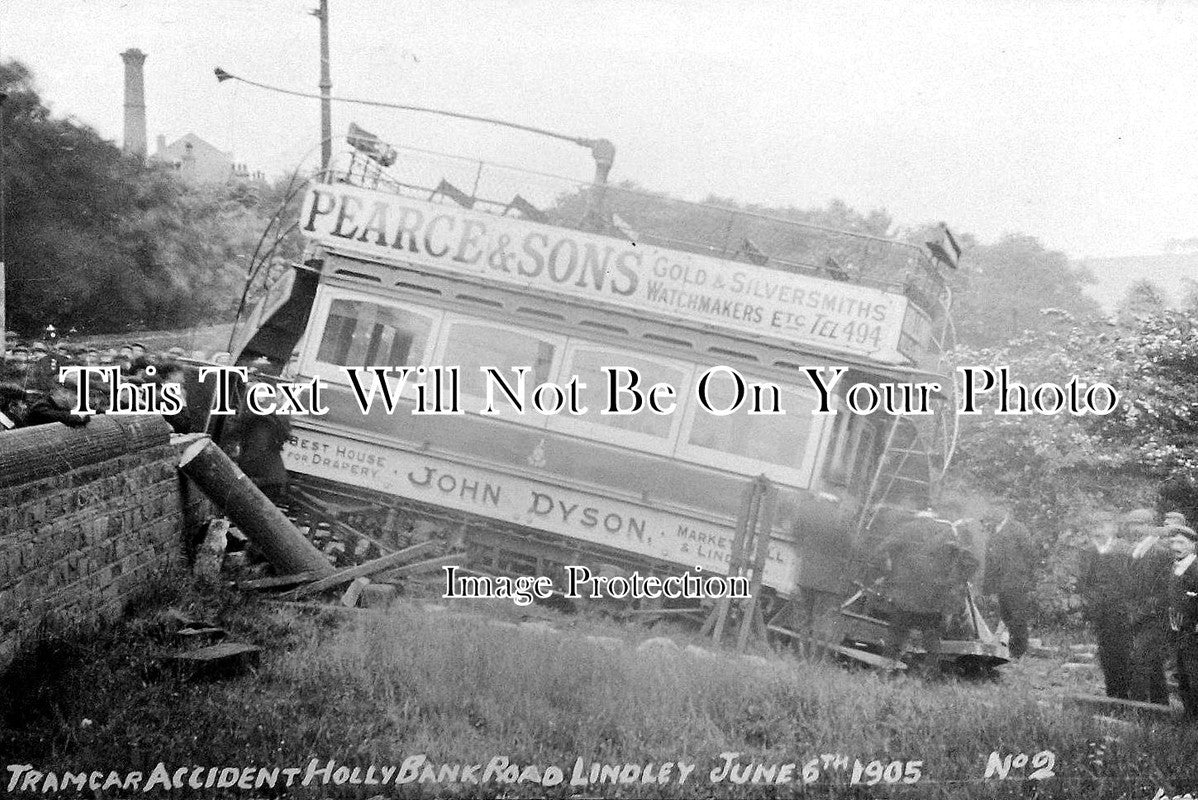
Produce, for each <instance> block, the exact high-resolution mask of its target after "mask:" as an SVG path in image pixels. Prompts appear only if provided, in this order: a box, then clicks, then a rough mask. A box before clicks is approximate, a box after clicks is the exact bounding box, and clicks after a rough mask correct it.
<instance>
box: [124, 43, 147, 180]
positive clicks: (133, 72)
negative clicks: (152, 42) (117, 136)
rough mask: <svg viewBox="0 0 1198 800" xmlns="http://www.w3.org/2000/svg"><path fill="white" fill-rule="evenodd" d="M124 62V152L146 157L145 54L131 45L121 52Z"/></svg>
mask: <svg viewBox="0 0 1198 800" xmlns="http://www.w3.org/2000/svg"><path fill="white" fill-rule="evenodd" d="M121 59H122V60H123V61H124V62H125V141H124V147H123V148H122V149H123V150H124V152H125V153H128V154H130V155H136V156H138V157H139V158H143V159H144V158H145V157H146V81H145V71H144V69H143V66H142V65H143V64H145V62H146V54H145V53H143V52H142V51H140V50H138V49H137V48H136V47H131V48H130V49H128V50H126V51H125V52H123V53H121Z"/></svg>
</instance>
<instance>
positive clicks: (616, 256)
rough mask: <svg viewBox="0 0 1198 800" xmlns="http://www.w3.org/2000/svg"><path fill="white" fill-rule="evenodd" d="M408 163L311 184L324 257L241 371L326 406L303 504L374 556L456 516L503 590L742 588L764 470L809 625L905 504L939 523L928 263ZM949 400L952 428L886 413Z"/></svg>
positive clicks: (594, 188) (808, 230)
mask: <svg viewBox="0 0 1198 800" xmlns="http://www.w3.org/2000/svg"><path fill="white" fill-rule="evenodd" d="M393 152H394V154H395V156H396V157H395V158H394V161H395V165H394V166H393V167H392V168H391V169H383V168H382V166H381V165H380V164H379V163H378V160H377V159H370V158H366V157H365V156H363V155H362V154H361V153H351V154H349V155H348V156H347V157H346V158H345V160H343V161H342V162H340V167H339V168H338V169H335V170H333V171H331V172H328V173H325V174H324V175H323V176H322V177H321V178H320V179H319V180H316V181H314V182H312V183H311V184H310V185H309V186H308V187H307V192H306V195H305V197H304V199H303V202H302V206H301V208H300V210H299V219H298V225H299V230H300V231H301V232H302V234H303V236H304V237H305V239H306V251H305V254H304V258H303V260H302V263H299V264H296V265H295V266H294V269H293V270H292V271H291V272H290V273H289V274H288V275H287V276H286V280H283V281H280V282H278V283H277V284H276V285H274V286H273V287H271V289H270V291H269V292H268V293H267V295H266V296H265V297H264V299H263V302H262V304H261V305H260V307H259V309H258V310H257V311H256V312H255V314H254V317H253V319H252V320H251V321H250V322H249V323H247V324H245V325H243V326H242V332H243V336H242V339H241V341H242V344H241V346H240V348H239V350H240V354H239V361H240V362H241V363H249V362H252V361H254V360H258V361H259V362H261V361H262V360H263V359H267V360H269V361H271V362H272V364H274V365H275V367H276V368H277V369H280V370H281V371H282V373H283V377H284V378H287V379H289V380H291V381H302V380H309V379H312V378H320V379H321V380H322V382H323V383H324V384H325V387H326V388H325V391H324V392H323V400H324V403H325V404H326V405H327V407H328V411H327V413H325V414H323V415H319V416H317V415H307V416H296V417H294V418H293V419H292V420H291V422H292V436H291V439H290V441H289V442H288V444H287V445H286V446H285V448H284V460H285V464H286V466H287V469H288V470H289V472H290V473H291V475H292V480H293V483H294V485H295V486H296V487H297V488H298V489H299V490H300V493H301V495H302V496H306V497H308V498H310V499H311V498H316V499H318V501H319V502H320V503H322V504H323V505H324V507H325V509H326V510H328V511H329V513H330V514H333V515H337V514H341V515H342V518H343V519H357V520H358V522H355V523H354V525H352V526H349V527H355V526H357V527H358V528H359V529H360V530H364V529H366V528H363V527H362V526H363V525H366V523H364V522H362V520H364V519H366V518H370V519H372V520H374V522H373V523H371V525H370V526H367V527H368V528H369V530H371V531H373V536H374V538H375V539H379V538H380V537H381V538H382V539H387V538H388V537H391V539H390V541H396V539H395V537H400V539H402V536H403V535H404V533H403V532H405V531H407V532H410V531H411V529H412V526H413V521H420V520H423V521H435V522H437V523H438V524H439V525H440V530H441V531H444V532H447V533H446V535H448V536H449V537H450V538H452V539H453V540H454V541H455V543H456V544H458V545H461V546H462V547H464V549H465V553H466V556H465V557H464V559H463V566H465V567H469V568H470V569H471V570H474V571H478V572H481V573H487V574H492V575H556V574H557V573H556V570H558V569H559V568H560V567H561V566H562V565H567V564H569V565H589V566H592V567H595V568H597V569H600V568H602V569H608V568H610V569H615V570H623V571H628V572H631V571H638V572H640V573H641V574H653V575H658V576H669V575H677V574H680V573H682V572H685V571H688V570H689V571H692V572H693V571H696V568H698V570H699V571H701V572H705V573H708V574H725V573H727V572H728V571H729V569H730V565H731V564H732V562H733V559H734V555H735V554H734V552H733V551H734V549H735V547H734V545H735V537H736V531H737V521H738V514H739V513H740V510H741V507H742V499H743V497H744V495H745V489H746V486H747V485H748V484H749V483H750V482H752V481H753V480H754V479H758V476H764V477H765V478H766V479H768V482H769V484H770V485H771V486H772V487H774V490H773V497H774V499H773V501H772V504H771V506H772V513H771V515H770V518H769V519H768V521H767V523H766V524H767V526H768V531H769V532H768V536H769V540H768V548H765V550H764V551H763V552H764V553H765V555H764V564H763V566H762V569H761V571H760V575H759V581H760V590H759V593H760V595H761V600H762V606H763V607H765V608H766V615H767V617H768V618H769V619H771V620H773V621H775V622H776V625H775V627H777V628H778V629H781V630H788V631H793V630H794V629H795V628H799V627H802V625H804V624H806V625H807V626H808V628H809V629H810V628H811V624H812V616H811V614H812V610H813V609H816V608H820V607H824V608H826V607H828V606H829V604H828V602H827V599H828V598H833V599H835V600H836V601H837V603H839V601H841V600H843V599H845V598H846V597H848V596H849V595H851V594H852V591H853V583H852V581H853V580H854V579H855V577H854V565H855V564H856V563H857V562H858V561H859V559H858V558H857V557H856V556H855V555H854V554H855V553H856V552H857V548H858V545H859V543H860V542H861V541H862V540H863V539H867V538H869V533H868V531H869V528H870V523H871V522H872V520H873V518H874V517H875V516H876V515H877V509H878V508H879V507H881V506H883V505H895V504H901V505H905V506H907V507H910V508H913V509H915V508H923V507H925V506H926V505H927V503H928V501H929V497H930V492H932V491H933V490H934V485H935V482H936V480H937V478H938V476H939V475H940V473H941V472H942V470H943V468H944V466H945V464H946V462H947V452H946V443H947V440H948V439H949V438H951V437H948V436H947V435H946V433H947V431H946V427H947V426H950V425H951V418H952V415H953V409H952V408H951V407H948V408H945V406H948V405H949V404H951V395H952V379H951V377H949V376H947V375H943V374H941V368H940V350H939V348H940V346H941V345H942V343H943V341H944V337H945V336H946V331H947V326H948V325H949V321H948V310H947V289H946V288H945V286H944V284H943V282H942V281H941V280H940V278H939V276H938V274H937V267H936V265H935V263H934V261H933V259H932V258H931V257H930V256H929V254H928V252H926V251H925V250H924V249H923V248H920V247H916V246H913V245H910V244H908V243H905V242H902V241H897V240H891V239H886V238H881V237H877V236H872V235H865V234H861V233H854V232H851V231H850V232H844V231H837V230H831V229H828V228H824V227H819V226H814V225H805V224H800V223H796V222H792V221H788V220H783V219H776V218H771V217H765V216H761V215H756V214H752V213H749V212H745V211H741V210H734V209H727V208H719V207H715V206H707V205H697V204H688V203H682V202H679V201H675V200H669V199H665V198H661V197H655V196H650V195H647V194H641V193H638V192H634V191H630V190H624V189H619V188H616V187H608V186H598V185H591V184H586V185H574V184H566V183H558V182H555V180H556V179H550V178H548V177H546V176H543V175H538V174H534V173H521V172H520V171H518V170H514V169H510V168H500V167H493V166H491V165H488V164H483V163H480V162H477V161H465V160H458V159H453V158H450V157H442V156H437V155H434V154H430V153H427V152H424V151H416V150H411V151H409V150H404V149H402V148H399V149H398V150H397V151H393ZM389 160H390V159H389ZM467 186H472V187H473V188H471V189H465V188H462V187H467ZM284 365H285V366H284ZM364 368H365V369H364ZM371 368H388V369H371ZM933 383H934V384H938V386H937V387H936V388H935V389H934V390H933V391H931V392H927V391H926V390H925V397H924V400H925V405H927V404H930V406H929V408H930V412H931V413H927V414H894V413H887V410H886V409H885V408H883V407H881V406H884V405H885V403H884V402H879V403H878V407H877V408H876V409H875V410H874V411H873V413H864V412H866V411H869V408H868V407H867V408H865V409H861V408H860V406H861V405H862V404H863V402H862V398H864V400H865V401H868V400H869V399H870V396H871V395H873V399H875V400H877V399H878V398H880V397H881V398H883V399H884V397H885V396H890V397H893V396H894V395H895V392H894V391H892V390H893V389H894V387H896V386H897V387H901V386H909V385H911V384H924V385H927V384H933ZM861 385H865V386H864V388H860V387H861ZM855 386H856V387H859V388H858V389H857V390H856V394H857V397H855V398H854V400H856V401H858V402H856V404H855V405H856V406H857V407H858V410H859V411H861V412H862V413H851V412H850V411H849V410H848V408H847V405H848V402H849V397H848V396H847V392H849V391H850V390H851V389H852V387H855ZM887 386H890V387H891V389H890V390H886V387H887ZM700 388H702V392H700ZM884 390H886V391H885V394H884ZM929 398H930V400H929ZM864 404H865V405H867V406H868V403H867V402H866V403H864ZM821 406H826V407H827V408H828V410H829V411H830V412H832V413H817V412H818V411H820V409H821ZM612 411H615V412H623V413H609V412H612ZM354 515H356V516H354ZM417 527H419V525H417ZM821 598H823V601H822V603H821V602H820V599H821ZM833 605H835V604H833ZM804 609H806V611H804ZM804 615H806V616H804ZM802 619H806V623H803V622H800V621H799V620H802ZM786 620H789V621H786ZM784 622H785V624H784ZM809 632H810V631H809ZM971 647H972V646H971ZM949 649H951V648H949ZM970 652H973V651H972V650H971V651H970Z"/></svg>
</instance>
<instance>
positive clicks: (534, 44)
mask: <svg viewBox="0 0 1198 800" xmlns="http://www.w3.org/2000/svg"><path fill="white" fill-rule="evenodd" d="M316 2H317V0H192V1H191V2H184V1H183V0H170V1H169V2H168V0H6V2H4V3H0V59H6V58H16V59H18V60H21V61H23V62H25V63H26V64H27V65H28V66H29V67H31V68H32V70H33V72H34V74H35V76H36V80H37V86H38V88H39V90H40V91H41V93H42V95H43V98H44V99H45V100H46V101H47V102H48V103H49V104H50V105H51V106H52V108H53V109H54V110H55V112H56V113H58V114H62V115H72V116H74V117H76V118H77V119H78V120H80V121H82V122H85V123H87V124H89V125H91V126H93V127H94V128H96V129H97V130H98V131H99V132H100V133H101V134H102V135H103V136H105V137H108V138H111V139H113V140H115V141H119V140H120V139H121V133H122V105H123V88H122V86H123V84H122V81H123V65H122V62H121V59H120V57H119V53H120V52H121V51H123V50H125V49H127V48H129V47H138V48H140V49H141V50H143V51H145V52H146V53H147V54H148V56H149V57H148V59H147V61H146V99H147V117H148V134H149V141H150V147H151V150H153V149H154V142H155V137H156V135H157V134H159V133H161V134H165V135H166V136H167V138H168V140H172V141H173V140H174V139H175V138H178V137H179V136H181V135H183V134H184V133H187V132H195V133H196V134H198V135H199V136H201V137H202V138H204V139H206V140H207V141H210V142H212V143H213V144H215V145H217V146H218V147H220V148H222V149H225V150H230V151H232V152H233V154H234V158H235V160H236V161H238V162H244V163H246V164H248V165H249V166H250V168H251V169H263V170H265V171H267V172H268V173H269V174H279V173H282V172H285V171H289V170H290V169H291V168H294V167H295V166H296V165H297V164H298V163H300V162H304V161H305V160H306V163H314V162H313V159H315V158H317V157H318V148H317V143H318V141H319V137H320V129H319V103H318V102H317V101H315V100H307V99H303V98H294V97H287V96H284V95H280V94H274V93H270V92H267V91H264V90H260V89H257V88H253V87H250V86H247V85H244V84H237V83H235V82H229V83H224V84H218V83H217V81H216V80H215V78H214V76H213V68H214V67H216V66H218V65H219V66H221V67H223V68H224V69H226V70H228V71H230V72H232V73H234V74H237V75H239V76H242V77H245V78H249V79H251V80H254V81H258V82H261V83H267V84H272V85H277V86H281V87H285V88H288V89H294V90H299V91H310V92H316V91H317V83H318V78H319V50H318V25H317V21H316V19H315V18H314V17H312V16H310V15H309V14H308V11H309V9H311V8H312V7H313V6H315V5H316ZM329 4H330V20H331V23H330V28H331V57H330V63H331V70H332V80H333V94H334V95H339V96H345V97H357V98H367V99H373V100H380V101H386V102H394V103H403V104H411V105H424V106H432V107H437V108H443V109H447V110H453V111H459V112H463V113H469V114H477V115H484V116H493V117H500V118H503V119H507V120H511V121H514V122H519V123H523V124H528V125H534V126H538V127H543V128H549V129H552V130H555V131H561V132H563V133H568V134H570V135H575V136H586V137H605V138H607V139H610V140H611V141H612V142H614V144H615V146H616V158H615V166H614V168H613V170H612V175H611V177H612V180H615V181H618V180H625V179H627V180H634V181H636V182H638V183H639V184H641V185H642V186H645V187H647V188H650V189H654V190H659V191H664V192H668V193H670V194H672V195H674V196H678V197H682V198H685V199H689V200H701V199H703V198H704V197H707V196H709V195H718V196H721V197H729V198H734V199H737V200H740V201H743V202H753V203H761V204H769V205H795V206H799V207H811V206H820V205H824V204H826V203H827V202H828V201H830V200H832V199H834V198H837V199H841V200H843V201H844V202H845V203H847V204H848V205H849V206H851V207H853V208H855V209H857V210H859V211H862V212H867V211H869V210H872V209H878V208H881V209H885V210H886V211H888V212H889V213H890V214H891V216H892V217H893V218H894V219H895V221H896V223H898V224H900V225H910V226H914V225H920V224H924V223H927V222H935V221H940V220H944V221H946V222H948V224H949V225H950V227H952V228H954V230H958V231H963V232H968V233H972V234H973V235H975V236H976V237H978V238H979V239H980V240H981V241H983V242H993V241H995V240H997V239H998V238H999V237H1000V236H1001V235H1003V234H1004V233H1007V232H1019V233H1028V234H1032V235H1035V236H1037V237H1039V238H1040V239H1041V240H1042V241H1043V242H1044V243H1045V244H1046V245H1047V246H1049V247H1051V248H1053V249H1057V250H1061V251H1063V252H1065V253H1066V254H1068V255H1069V256H1070V257H1071V258H1075V259H1082V258H1087V257H1093V258H1112V257H1120V256H1143V255H1151V254H1155V253H1160V252H1163V251H1164V250H1165V249H1167V247H1168V245H1169V243H1170V242H1171V241H1175V240H1184V239H1191V238H1193V237H1196V236H1198V147H1196V146H1195V143H1196V142H1198V3H1180V2H1167V1H1165V0H1157V1H1155V2H1153V1H1149V0H1134V1H1129V2H1122V1H1119V2H1116V1H1115V0H1089V1H1088V2H1081V0H1070V1H1069V2H1062V1H1056V2H1054V1H1053V0H1047V1H1045V0H1039V1H1038V2H1027V1H1026V0H1018V1H1017V2H1000V1H999V0H985V1H983V2H973V3H968V2H959V1H957V0H954V1H953V2H934V1H932V0H928V1H927V2H908V1H906V0H888V1H887V2H862V1H861V0H835V2H823V0H810V1H808V2H801V3H799V2H790V1H789V0H788V1H787V2H773V1H772V0H760V1H758V2H729V1H728V0H724V2H703V1H701V0H403V2H395V0H329ZM351 121H353V122H356V123H357V124H358V125H361V126H363V127H365V128H367V129H368V130H371V131H372V132H374V133H377V134H379V135H380V136H381V137H383V138H384V139H387V140H389V141H392V142H394V143H397V144H405V145H411V146H415V147H421V148H427V149H433V150H438V151H442V152H448V153H454V154H460V155H463V156H468V157H470V158H479V159H485V160H488V161H496V162H500V163H504V164H512V165H517V166H521V167H526V168H529V169H533V170H536V171H538V172H544V173H550V174H555V175H565V176H568V177H572V178H578V179H586V178H588V177H589V176H590V175H591V171H592V162H591V160H590V157H589V155H588V154H587V153H586V152H585V151H583V150H581V149H579V148H577V147H575V146H574V145H572V144H569V143H565V142H558V141H554V140H550V139H544V138H540V137H534V136H530V135H528V134H523V133H517V132H512V131H505V130H500V129H495V128H491V127H486V126H480V125H478V124H475V123H467V122H461V121H453V120H447V119H444V118H440V117H432V116H422V115H415V114H411V113H404V112H397V111H386V110H380V109H369V108H363V107H360V106H347V105H335V106H334V109H333V131H334V133H335V134H342V133H343V132H344V131H345V130H346V127H347V125H348V124H349V122H351ZM1099 277H1100V278H1102V277H1103V276H1102V275H1101V274H1100V275H1099ZM1115 277H1126V276H1115Z"/></svg>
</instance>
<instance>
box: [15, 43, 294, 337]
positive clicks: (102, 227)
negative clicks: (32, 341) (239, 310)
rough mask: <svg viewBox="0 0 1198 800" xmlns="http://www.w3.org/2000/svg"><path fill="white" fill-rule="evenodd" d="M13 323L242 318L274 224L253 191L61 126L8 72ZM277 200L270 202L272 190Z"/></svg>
mask: <svg viewBox="0 0 1198 800" xmlns="http://www.w3.org/2000/svg"><path fill="white" fill-rule="evenodd" d="M0 91H4V92H6V93H7V94H8V99H7V100H6V102H5V103H4V107H3V113H4V142H3V147H4V153H5V174H4V180H5V181H6V183H5V194H6V204H5V224H6V228H7V242H6V248H5V249H6V255H7V264H6V267H7V272H8V275H7V278H8V292H9V295H8V307H9V309H10V319H9V324H10V326H11V327H12V328H14V329H16V330H19V331H24V332H26V333H32V332H33V331H36V330H40V329H41V328H42V327H43V326H45V325H46V323H48V322H52V323H54V324H56V325H61V324H62V323H64V322H65V323H68V324H69V325H71V326H74V327H77V328H79V329H81V330H89V331H93V332H96V331H110V330H121V329H131V328H167V327H180V326H186V325H189V324H194V323H198V322H205V321H216V320H224V319H228V318H230V317H231V315H232V313H233V312H234V310H235V309H236V306H237V300H238V298H239V296H240V293H241V289H242V287H243V286H244V283H245V278H246V268H247V266H248V263H247V261H248V258H249V256H250V255H251V253H252V252H253V249H254V245H255V243H256V241H257V239H258V232H259V231H261V230H262V228H263V226H264V225H265V222H266V214H267V213H268V212H264V210H263V198H262V197H259V196H258V194H257V193H255V191H254V190H252V189H249V188H247V187H245V186H236V185H235V186H231V187H230V186H222V187H215V188H193V187H189V186H187V185H186V184H184V183H183V182H181V181H180V180H179V179H178V177H177V176H175V175H174V174H172V173H170V172H169V171H167V170H164V169H159V168H155V167H153V166H149V167H148V166H146V165H144V164H143V163H142V162H141V160H140V159H137V158H130V157H126V156H124V155H123V154H122V153H121V152H120V150H119V149H118V148H117V147H116V146H115V145H113V144H112V143H111V142H108V141H105V140H103V139H102V138H100V136H99V135H98V134H97V133H96V132H95V131H94V130H92V129H91V128H89V127H87V126H84V125H81V124H79V123H78V122H76V121H74V120H71V119H69V118H67V119H56V118H53V117H52V116H51V114H50V112H49V109H48V108H47V107H46V106H45V105H44V104H43V103H42V101H41V98H40V97H39V96H38V94H37V92H36V90H35V89H34V87H33V81H32V76H31V74H30V72H29V70H28V69H27V68H25V67H24V66H23V65H21V64H19V63H17V62H12V61H10V62H7V63H4V64H0ZM267 194H268V195H269V194H270V192H269V191H268V192H267Z"/></svg>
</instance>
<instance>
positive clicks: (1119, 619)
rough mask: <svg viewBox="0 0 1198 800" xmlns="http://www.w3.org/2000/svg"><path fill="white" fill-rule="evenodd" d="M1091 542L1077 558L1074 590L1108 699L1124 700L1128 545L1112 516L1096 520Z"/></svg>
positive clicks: (1127, 648)
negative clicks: (1095, 649) (1091, 633)
mask: <svg viewBox="0 0 1198 800" xmlns="http://www.w3.org/2000/svg"><path fill="white" fill-rule="evenodd" d="M1095 523H1096V528H1095V531H1094V534H1093V540H1092V541H1091V543H1090V545H1089V546H1088V547H1086V549H1085V550H1083V551H1082V552H1081V556H1080V558H1079V559H1078V562H1079V564H1078V566H1079V571H1078V578H1077V588H1078V591H1079V592H1080V593H1081V596H1082V602H1083V603H1084V605H1083V608H1084V613H1085V616H1086V619H1087V620H1088V621H1089V623H1090V624H1091V625H1093V626H1094V635H1095V637H1097V639H1098V665H1099V667H1101V669H1102V677H1103V680H1104V681H1105V683H1106V693H1107V697H1115V698H1119V699H1122V700H1126V699H1127V698H1128V695H1129V694H1130V692H1131V666H1130V656H1131V625H1130V622H1129V619H1128V610H1127V587H1128V583H1129V581H1130V577H1129V574H1128V565H1129V563H1130V562H1131V544H1130V543H1129V542H1128V541H1126V540H1125V539H1121V538H1119V534H1120V532H1122V530H1123V526H1121V525H1120V524H1119V523H1118V522H1117V521H1116V519H1115V517H1114V515H1105V516H1104V517H1102V518H1099V519H1097V520H1095Z"/></svg>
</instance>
